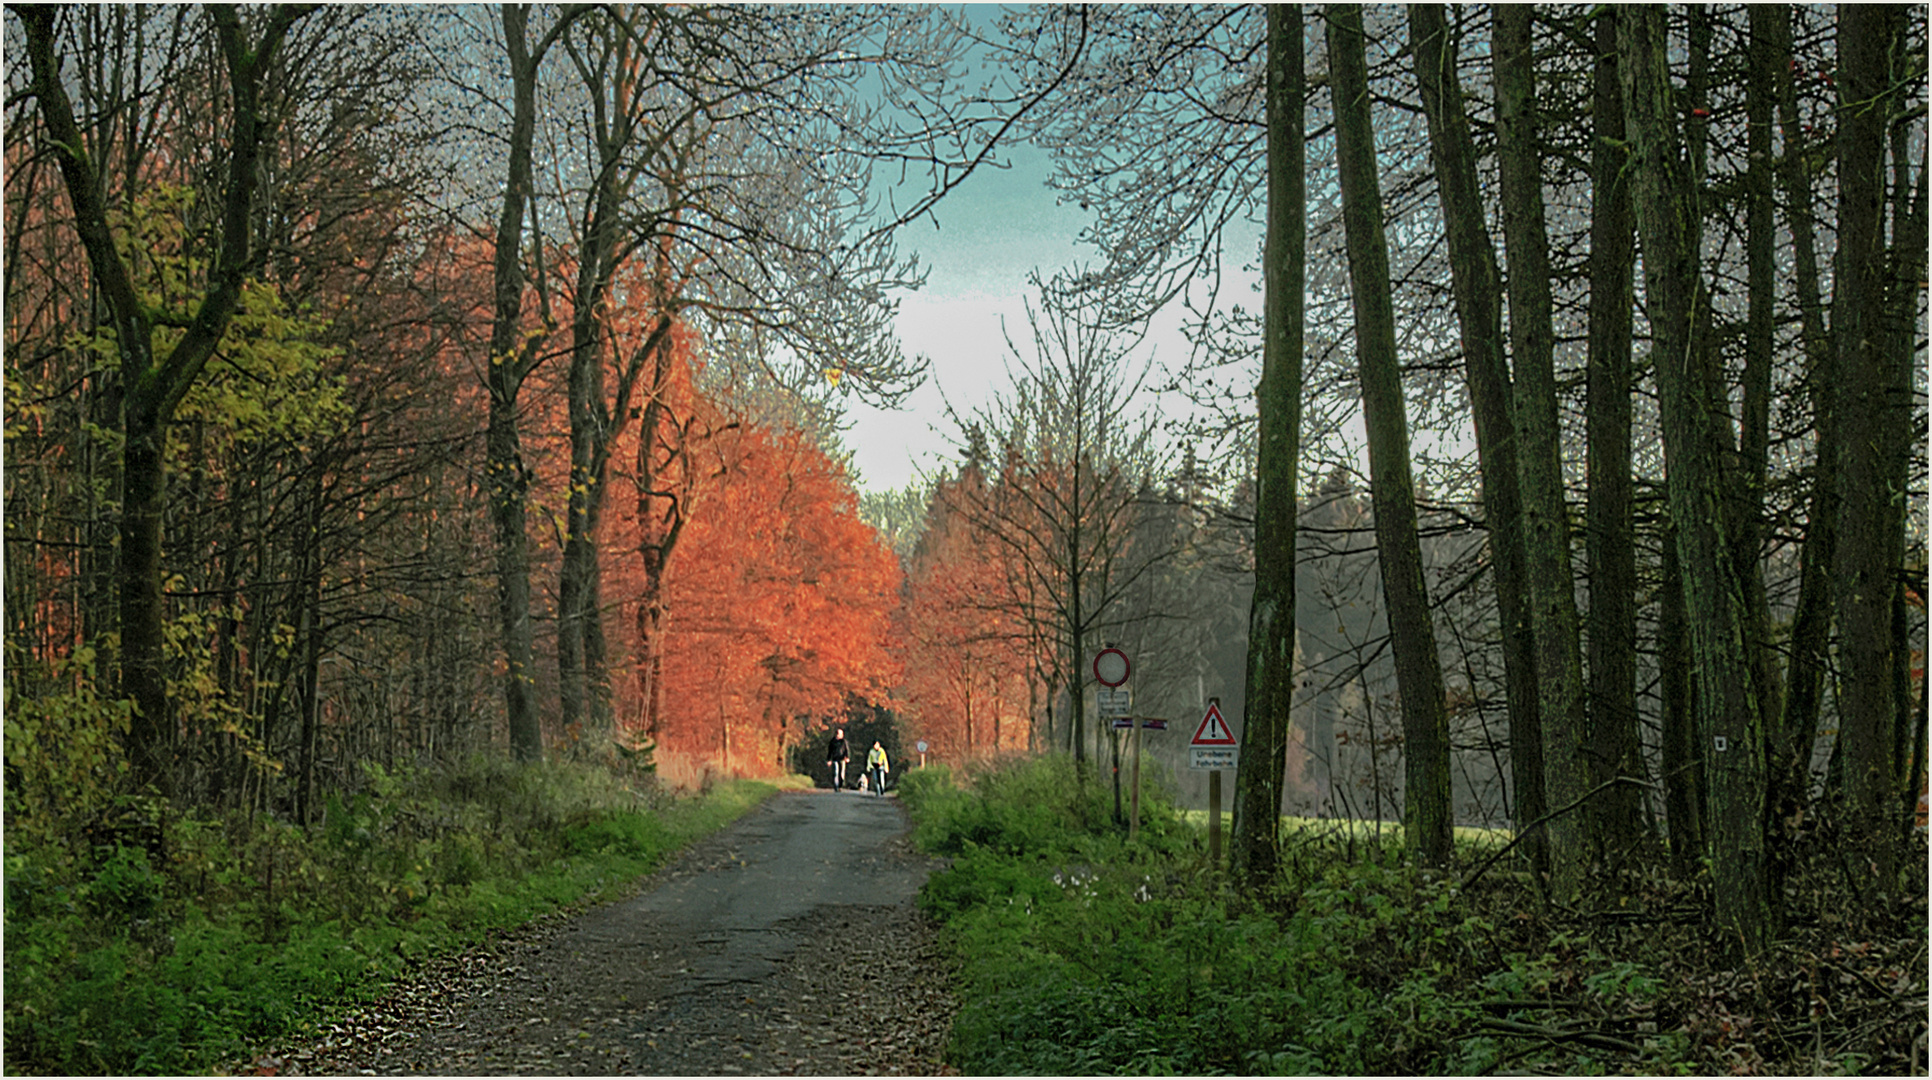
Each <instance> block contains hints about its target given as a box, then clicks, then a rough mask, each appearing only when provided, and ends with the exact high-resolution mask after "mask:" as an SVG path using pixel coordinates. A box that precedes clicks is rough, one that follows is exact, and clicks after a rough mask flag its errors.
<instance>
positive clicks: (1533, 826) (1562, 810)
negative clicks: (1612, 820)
mask: <svg viewBox="0 0 1932 1080" xmlns="http://www.w3.org/2000/svg"><path fill="white" fill-rule="evenodd" d="M1617 784H1636V785H1637V786H1638V787H1649V786H1651V785H1649V784H1648V783H1645V782H1644V781H1642V780H1639V779H1637V778H1636V777H1634V776H1613V777H1611V778H1610V779H1608V780H1605V781H1604V782H1603V783H1601V784H1598V785H1597V786H1596V787H1593V788H1591V789H1590V790H1588V791H1586V792H1584V793H1583V794H1582V795H1580V796H1578V797H1577V799H1576V801H1575V802H1572V803H1570V804H1569V805H1568V806H1560V807H1558V808H1556V809H1555V810H1552V811H1550V812H1549V813H1547V814H1544V815H1543V816H1542V817H1540V818H1537V819H1536V820H1535V821H1532V822H1530V823H1529V824H1528V825H1525V826H1523V828H1522V829H1521V831H1519V832H1518V833H1517V834H1516V835H1515V836H1514V837H1512V838H1511V839H1510V841H1509V843H1507V844H1504V845H1503V846H1502V847H1500V848H1498V849H1496V853H1495V854H1494V855H1491V856H1490V857H1489V858H1487V859H1484V860H1483V862H1482V865H1481V866H1478V867H1476V869H1475V870H1474V871H1473V872H1471V873H1470V875H1469V876H1468V877H1466V878H1464V879H1463V880H1462V887H1463V889H1464V890H1465V891H1466V890H1467V889H1468V888H1469V887H1470V886H1471V885H1474V884H1475V883H1476V879H1478V878H1480V877H1482V876H1483V873H1484V872H1485V871H1487V870H1488V869H1489V868H1490V867H1492V866H1494V865H1496V860H1498V859H1501V858H1502V857H1503V856H1505V855H1507V854H1509V852H1510V849H1512V848H1514V847H1515V846H1516V845H1517V844H1520V843H1522V842H1523V840H1525V839H1526V838H1528V837H1530V836H1531V835H1534V834H1535V832H1536V830H1537V829H1540V828H1542V827H1543V823H1544V822H1547V821H1552V820H1554V819H1556V818H1559V817H1562V816H1563V815H1564V814H1567V813H1569V812H1570V811H1572V810H1575V809H1576V808H1577V807H1579V806H1582V805H1583V804H1584V803H1587V802H1589V801H1590V800H1591V799H1592V798H1594V797H1596V794H1597V793H1598V792H1600V791H1602V790H1603V789H1605V788H1608V787H1613V786H1615V785H1617Z"/></svg>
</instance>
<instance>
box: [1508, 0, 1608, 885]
mask: <svg viewBox="0 0 1932 1080" xmlns="http://www.w3.org/2000/svg"><path fill="white" fill-rule="evenodd" d="M1532 12H1533V9H1532V8H1531V7H1530V6H1529V5H1527V4H1503V5H1499V6H1497V7H1496V8H1494V9H1493V25H1494V28H1495V30H1494V38H1493V41H1492V47H1493V49H1494V54H1495V72H1496V150H1497V157H1498V159H1499V160H1498V164H1499V166H1500V168H1499V176H1500V179H1501V187H1502V208H1503V243H1504V250H1505V254H1506V255H1507V256H1508V259H1509V277H1508V290H1509V337H1510V352H1511V354H1512V356H1513V359H1514V367H1515V372H1516V394H1515V401H1514V404H1515V415H1516V433H1517V438H1518V447H1517V458H1516V461H1517V468H1518V475H1519V476H1520V477H1521V479H1522V496H1523V562H1524V567H1525V569H1526V570H1527V571H1528V585H1529V610H1530V622H1531V626H1532V628H1533V633H1534V635H1535V639H1536V687H1537V691H1538V695H1539V699H1538V713H1539V718H1540V719H1541V721H1542V725H1543V775H1544V794H1545V796H1546V797H1547V798H1548V800H1549V801H1550V802H1551V803H1553V804H1555V805H1559V806H1567V805H1569V804H1570V803H1572V802H1575V801H1576V800H1577V799H1579V798H1582V797H1583V794H1584V792H1585V791H1587V790H1589V786H1590V785H1589V776H1590V772H1589V762H1588V760H1587V759H1586V758H1585V757H1584V749H1585V747H1586V746H1587V744H1588V732H1587V730H1586V716H1585V713H1584V701H1583V670H1582V659H1581V656H1580V655H1579V651H1580V647H1579V642H1578V633H1579V629H1578V626H1579V623H1578V619H1577V610H1576V585H1575V579H1574V578H1573V577H1572V574H1571V570H1570V527H1569V517H1568V510H1567V508H1566V506H1565V505H1564V501H1563V462H1562V458H1561V438H1562V432H1561V430H1560V428H1559V426H1558V421H1557V408H1556V369H1555V337H1556V335H1555V331H1554V329H1553V328H1552V324H1551V310H1552V304H1551V300H1550V257H1549V232H1548V229H1547V227H1546V226H1545V224H1544V218H1543V183H1542V155H1541V153H1540V150H1539V146H1538V138H1539V135H1538V127H1539V125H1538V121H1537V115H1536V70H1535V59H1534V54H1533V52H1532V43H1531V16H1532ZM1591 820H1593V818H1592V816H1591V815H1590V814H1589V812H1588V811H1586V812H1585V813H1584V814H1580V815H1573V814H1565V815H1562V816H1559V817H1556V818H1553V819H1551V821H1550V823H1549V825H1548V829H1549V844H1550V871H1551V877H1550V880H1551V884H1552V887H1553V888H1554V889H1555V891H1556V894H1557V896H1558V897H1559V898H1561V899H1564V900H1571V899H1574V898H1575V897H1576V895H1577V894H1578V893H1580V892H1581V891H1582V888H1583V885H1584V881H1585V872H1586V868H1587V866H1588V861H1589V855H1590V849H1591V846H1592V845H1590V844H1589V843H1587V842H1586V838H1587V837H1588V835H1589V829H1588V824H1589V822H1590V821H1591Z"/></svg>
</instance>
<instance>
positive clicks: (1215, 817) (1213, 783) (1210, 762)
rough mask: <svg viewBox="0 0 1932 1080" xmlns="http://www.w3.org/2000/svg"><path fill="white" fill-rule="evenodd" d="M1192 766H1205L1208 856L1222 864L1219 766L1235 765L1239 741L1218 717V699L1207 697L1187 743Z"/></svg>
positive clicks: (1231, 766) (1219, 709)
mask: <svg viewBox="0 0 1932 1080" xmlns="http://www.w3.org/2000/svg"><path fill="white" fill-rule="evenodd" d="M1189 747H1190V751H1191V753H1192V755H1193V763H1192V764H1193V767H1194V768H1196V769H1206V770H1208V859H1209V861H1210V862H1211V863H1212V864H1213V865H1214V866H1217V867H1218V866H1220V865H1221V770H1222V769H1232V768H1235V767H1236V766H1237V765H1238V764H1239V761H1240V743H1239V741H1238V740H1236V739H1235V737H1234V732H1233V731H1232V730H1231V729H1230V728H1229V727H1228V723H1227V721H1226V720H1223V719H1222V718H1221V699H1220V698H1218V697H1211V698H1209V699H1208V707H1207V715H1206V716H1203V717H1201V726H1200V727H1197V728H1195V729H1194V739H1193V741H1192V742H1191V743H1190V744H1189Z"/></svg>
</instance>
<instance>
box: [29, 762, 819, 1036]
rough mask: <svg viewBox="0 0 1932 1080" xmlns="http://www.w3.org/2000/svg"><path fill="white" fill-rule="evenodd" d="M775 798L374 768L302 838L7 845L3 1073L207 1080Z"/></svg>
mask: <svg viewBox="0 0 1932 1080" xmlns="http://www.w3.org/2000/svg"><path fill="white" fill-rule="evenodd" d="M782 786H796V785H795V784H792V783H789V782H788V783H785V784H784V785H782ZM773 790H775V786H774V785H771V784H761V783H753V782H733V783H727V784H720V785H718V786H716V787H714V788H713V789H711V790H710V791H709V792H707V793H705V794H704V795H702V796H700V797H674V796H671V795H668V794H666V793H663V792H659V791H656V790H652V789H650V788H649V787H647V786H646V787H640V786H637V785H635V784H625V783H623V782H622V781H621V780H620V779H619V778H613V777H612V776H610V775H609V774H607V773H604V772H602V771H601V770H599V769H597V768H596V767H594V766H571V765H554V764H553V765H539V766H530V767H515V766H509V765H505V764H502V763H500V762H476V763H472V764H471V765H469V766H466V767H465V768H463V769H459V770H456V771H454V772H451V773H447V774H437V775H429V774H421V775H417V774H404V775H397V774H390V773H386V772H383V771H382V770H373V771H372V774H371V776H370V777H369V783H368V785H367V788H366V790H365V791H364V792H363V793H361V794H359V795H358V796H356V797H355V798H353V799H350V800H346V801H343V800H337V801H335V802H333V803H332V805H331V806H330V808H329V813H328V816H327V819H326V821H325V823H324V824H322V825H321V826H320V827H318V828H315V829H312V830H310V831H308V832H304V831H302V830H300V829H295V828H293V827H290V826H287V825H284V824H279V823H275V822H272V821H268V820H267V819H259V820H258V821H257V822H256V823H255V824H254V825H253V826H252V827H251V826H250V825H249V824H248V823H247V822H246V821H244V820H240V819H237V820H230V821H204V820H192V819H191V820H178V821H175V822H172V823H171V824H169V825H168V826H167V830H166V835H165V838H164V841H163V843H162V844H161V845H160V852H159V854H158V855H157V854H156V853H151V852H150V851H149V850H148V849H147V848H145V847H141V846H134V845H131V844H126V843H121V844H114V845H107V846H103V847H101V848H98V849H95V850H92V851H87V852H84V853H82V854H81V855H79V856H73V855H67V854H65V853H64V852H61V851H57V850H52V849H46V850H28V851H16V850H13V845H10V850H9V852H8V854H7V857H6V986H5V991H6V992H5V1023H6V1028H5V1031H6V1041H5V1061H4V1064H5V1068H6V1071H8V1072H12V1073H23V1072H26V1073H45V1074H169V1073H191V1072H201V1071H206V1070H209V1069H212V1068H214V1067H216V1066H217V1065H219V1064H220V1063H221V1062H223V1061H226V1060H232V1059H233V1058H235V1057H236V1056H238V1055H241V1054H243V1053H245V1052H247V1050H248V1049H249V1048H251V1047H254V1046H258V1045H261V1044H263V1043H265V1042H268V1041H271V1040H273V1039H276V1038H279V1037H282V1036H285V1035H288V1034H290V1033H292V1032H296V1031H299V1030H301V1029H302V1028H303V1027H305V1026H307V1025H311V1024H314V1023H317V1022H319V1021H321V1020H322V1019H323V1018H324V1017H325V1016H326V1015H327V1014H328V1013H329V1012H330V1011H331V1010H332V1009H335V1008H338V1007H342V1006H345V1005H348V1004H352V1003H354V1002H357V1001H360V1000H365V999H368V998H369V997H371V996H372V995H376V994H379V993H380V992H381V991H382V990H383V988H384V987H385V986H386V985H387V984H388V982H389V981H391V980H393V979H394V978H395V977H396V976H398V975H401V974H403V973H404V972H406V971H407V970H409V968H410V967H411V965H412V964H414V963H416V962H418V961H420V960H422V959H424V958H427V957H430V956H433V955H437V954H441V953H447V952H450V951H454V950H458V949H461V948H464V947H466V946H468V945H471V944H473V943H476V942H478V941H481V940H483V939H484V938H485V937H486V936H487V935H488V934H490V933H491V932H493V931H498V930H502V929H506V928H509V927H514V926H518V925H521V924H523V923H525V922H528V921H529V920H530V919H532V918H534V917H536V916H538V915H541V914H544V913H546V912H549V911H554V910H556V909H557V908H559V907H562V906H566V905H571V904H576V903H581V902H586V901H594V900H596V899H598V898H600V897H604V896H607V895H609V894H611V893H613V892H615V891H617V890H620V889H623V888H625V887H628V885H629V884H630V883H631V882H632V881H634V880H636V878H638V877H639V876H640V875H642V874H644V873H647V872H649V871H650V870H652V869H654V868H655V867H657V866H659V865H661V864H662V863H663V862H664V861H665V860H666V859H667V858H668V857H669V856H670V855H672V854H673V853H675V852H676V851H677V850H678V849H680V848H682V847H683V846H685V845H686V844H688V843H690V842H691V841H692V840H694V839H696V838H698V837H700V836H703V835H705V834H707V833H709V832H712V831H714V830H716V829H719V828H721V827H723V826H725V825H727V824H729V823H730V822H731V821H733V820H735V819H736V818H738V817H739V816H740V815H742V814H743V813H744V812H745V811H747V810H749V809H750V808H751V807H753V806H755V805H756V804H757V803H758V802H760V801H761V800H762V799H764V798H765V797H766V796H768V795H770V794H771V793H772V791H773Z"/></svg>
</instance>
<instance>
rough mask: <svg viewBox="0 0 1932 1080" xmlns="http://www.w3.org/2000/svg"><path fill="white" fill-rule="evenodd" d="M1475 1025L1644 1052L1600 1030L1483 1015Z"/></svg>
mask: <svg viewBox="0 0 1932 1080" xmlns="http://www.w3.org/2000/svg"><path fill="white" fill-rule="evenodd" d="M1476 1026H1477V1027H1479V1028H1481V1029H1483V1030H1484V1031H1493V1032H1496V1033H1498V1034H1501V1035H1516V1036H1520V1037H1523V1038H1530V1039H1548V1040H1549V1041H1551V1042H1574V1043H1582V1044H1583V1045H1584V1046H1587V1047H1590V1048H1591V1049H1593V1050H1616V1051H1621V1052H1622V1053H1626V1054H1642V1053H1643V1052H1644V1048H1643V1047H1641V1046H1638V1045H1637V1044H1636V1043H1633V1042H1630V1041H1629V1040H1627V1039H1619V1038H1617V1037H1616V1036H1615V1035H1605V1034H1604V1033H1603V1032H1601V1031H1565V1030H1563V1029H1562V1028H1553V1027H1542V1026H1539V1025H1537V1024H1525V1023H1523V1022H1522V1021H1520V1020H1499V1019H1497V1018H1495V1017H1484V1018H1483V1019H1481V1020H1478V1021H1477V1022H1476Z"/></svg>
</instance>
